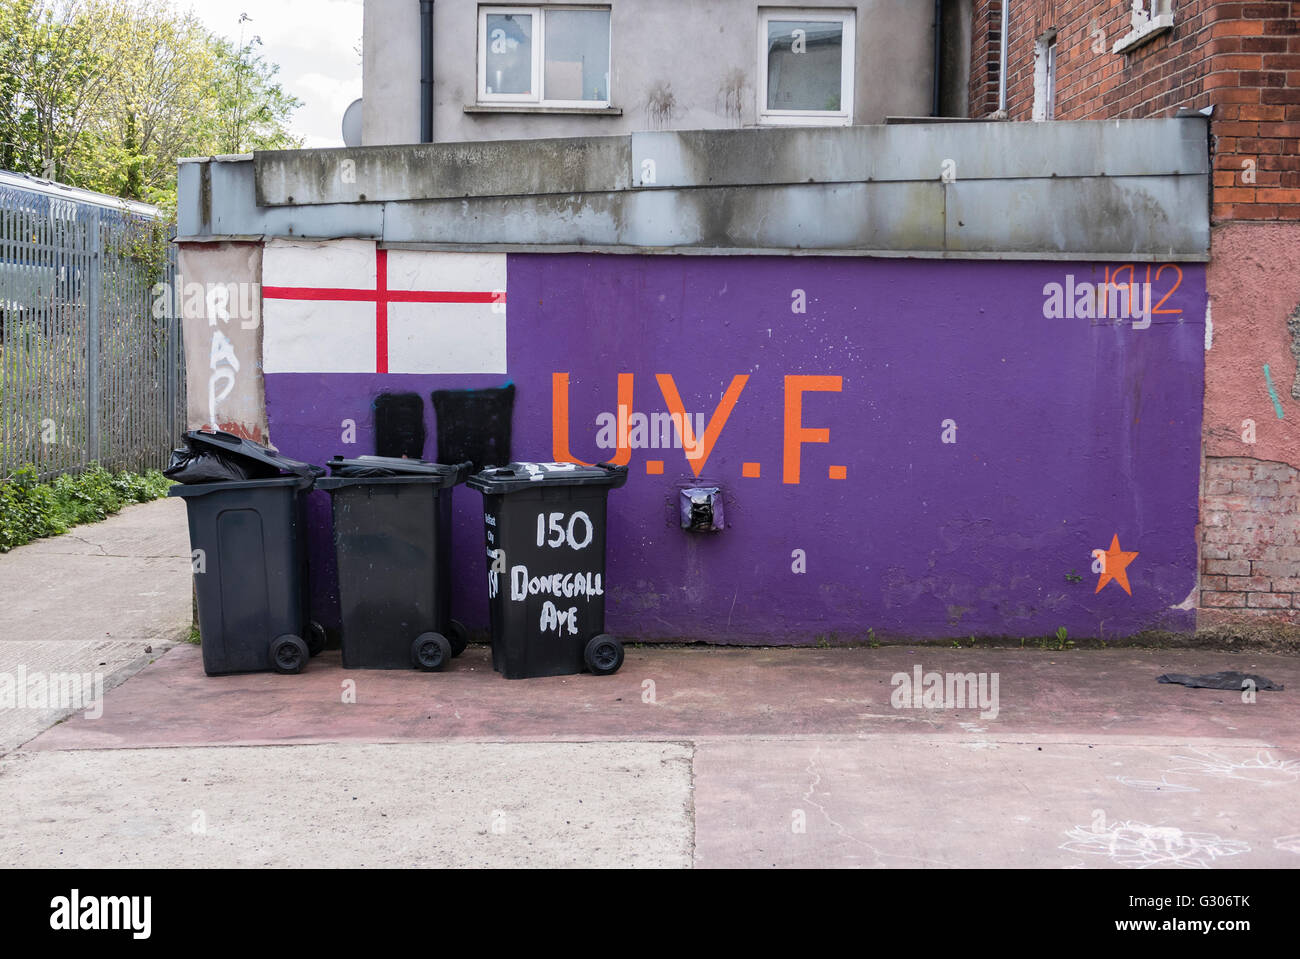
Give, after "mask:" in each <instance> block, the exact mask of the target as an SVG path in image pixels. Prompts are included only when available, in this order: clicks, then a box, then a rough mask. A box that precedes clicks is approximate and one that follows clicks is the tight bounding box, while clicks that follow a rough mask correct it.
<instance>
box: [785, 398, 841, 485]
mask: <svg viewBox="0 0 1300 959" xmlns="http://www.w3.org/2000/svg"><path fill="white" fill-rule="evenodd" d="M843 387H844V377H842V376H787V377H786V378H785V469H784V471H783V474H784V475H783V477H782V480H783V482H786V483H798V482H799V454H800V450H801V448H802V447H803V444H804V443H829V442H830V441H831V431H830V429H828V428H817V429H809V428H807V427H805V426H804V425H803V395H804V394H805V393H838V392H840V391H841V390H842V389H843Z"/></svg>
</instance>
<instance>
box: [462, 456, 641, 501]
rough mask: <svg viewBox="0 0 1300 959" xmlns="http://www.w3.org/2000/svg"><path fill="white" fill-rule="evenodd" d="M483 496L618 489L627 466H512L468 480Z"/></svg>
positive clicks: (494, 468) (551, 464) (480, 474)
mask: <svg viewBox="0 0 1300 959" xmlns="http://www.w3.org/2000/svg"><path fill="white" fill-rule="evenodd" d="M465 482H466V484H467V485H468V486H470V487H471V488H473V489H476V490H478V491H479V492H482V493H492V494H497V493H517V492H519V491H520V490H525V489H531V488H532V487H535V486H539V485H541V484H547V485H550V486H606V487H609V488H610V489H617V488H618V487H620V486H622V485H623V484H624V483H626V482H627V467H626V466H614V465H613V464H612V463H597V464H596V465H595V466H579V465H578V464H577V463H511V464H510V465H508V466H494V467H489V468H488V469H485V470H483V471H482V472H479V473H475V474H474V475H473V476H471V477H470V478H469V479H468V480H466V481H465Z"/></svg>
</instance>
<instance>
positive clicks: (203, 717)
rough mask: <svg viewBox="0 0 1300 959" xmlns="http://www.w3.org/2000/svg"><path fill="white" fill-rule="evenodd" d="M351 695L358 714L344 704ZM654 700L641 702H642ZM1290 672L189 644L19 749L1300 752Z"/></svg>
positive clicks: (850, 657)
mask: <svg viewBox="0 0 1300 959" xmlns="http://www.w3.org/2000/svg"><path fill="white" fill-rule="evenodd" d="M918 663H919V664H921V665H922V666H923V667H924V668H925V669H926V670H927V671H928V670H938V671H941V672H942V671H954V672H976V673H978V672H990V673H991V672H997V673H998V674H999V713H998V715H997V718H996V719H981V718H980V716H979V711H978V710H974V709H951V710H945V709H938V710H924V709H916V710H914V709H902V710H899V709H894V708H893V707H892V706H891V704H890V694H891V692H892V691H893V687H892V686H891V676H892V675H893V674H894V673H896V672H906V673H909V674H910V673H911V671H912V668H913V666H914V665H915V664H918ZM1226 669H1231V670H1238V671H1241V672H1254V673H1260V674H1263V675H1264V676H1267V677H1269V678H1270V679H1272V680H1274V681H1275V682H1278V683H1284V684H1285V685H1286V687H1287V689H1286V690H1285V691H1284V692H1280V693H1276V692H1275V693H1269V692H1261V693H1259V694H1258V701H1257V702H1256V703H1254V704H1249V705H1248V704H1243V703H1242V702H1241V695H1240V694H1239V693H1233V692H1224V691H1218V690H1209V689H1187V688H1185V687H1182V686H1172V685H1161V684H1158V683H1156V681H1155V680H1156V677H1157V676H1158V675H1160V674H1161V673H1164V672H1171V671H1172V672H1181V673H1207V672H1215V671H1218V670H1226ZM349 681H351V682H354V683H355V693H356V696H355V699H356V701H355V703H354V704H348V703H344V702H343V694H344V686H345V683H348V682H349ZM651 690H653V699H654V702H653V703H648V702H644V701H643V696H644V697H645V698H647V699H648V698H651V696H650V692H651ZM1297 690H1300V660H1297V659H1295V658H1291V657H1286V656H1279V655H1262V654H1259V655H1256V654H1250V653H1224V652H1199V651H1159V650H1154V651H1153V650H1104V651H1092V650H1072V651H1067V652H1051V651H1041V650H1024V651H1022V650H994V649H989V650H981V649H951V648H948V649H943V648H913V649H907V648H904V647H884V648H878V649H803V650H791V649H785V650H775V649H719V648H710V649H705V648H686V649H671V648H642V649H636V648H629V649H628V650H627V660H626V662H625V664H624V666H623V668H622V670H621V671H620V672H619V673H617V674H616V675H614V676H612V677H604V678H597V677H593V676H589V675H581V676H567V677H553V678H547V679H533V680H513V681H509V680H504V679H501V678H499V677H498V676H497V675H496V674H495V673H493V672H492V668H491V661H490V658H489V655H488V651H487V649H486V647H481V646H472V647H470V649H469V650H467V651H466V653H465V654H464V656H462V657H461V658H460V659H458V660H455V661H454V663H453V664H452V666H451V668H450V669H449V670H448V671H447V672H444V673H435V674H427V673H417V672H414V671H411V672H406V671H394V672H388V671H370V670H344V669H342V668H341V666H340V664H339V654H338V653H337V652H327V653H325V654H323V655H322V656H321V657H320V658H318V659H315V660H313V661H312V664H311V666H310V668H309V669H308V670H307V671H306V672H304V673H303V674H301V675H298V676H278V675H272V674H258V675H248V676H227V677H207V676H205V675H204V674H203V670H202V665H201V661H200V656H199V651H198V649H197V648H194V647H188V646H182V647H178V648H174V649H172V650H171V651H170V652H168V653H167V654H166V655H165V656H163V657H162V658H160V659H159V660H158V662H156V663H155V664H153V665H152V666H150V667H148V668H147V669H145V670H144V671H143V672H142V673H140V674H139V675H137V676H136V677H135V678H134V679H132V680H131V681H130V682H128V683H126V684H125V685H124V686H121V687H119V688H117V689H115V690H112V691H111V692H109V693H108V696H107V699H106V701H105V708H104V715H103V716H102V718H99V719H95V720H90V719H86V718H85V717H84V716H81V715H80V714H78V715H77V716H75V717H74V718H72V719H70V720H68V721H67V722H65V723H63V724H62V725H59V726H56V727H54V728H53V729H50V730H49V731H48V732H46V733H45V734H43V735H42V736H40V737H38V738H37V739H36V740H34V741H33V742H32V743H30V744H29V745H28V746H27V747H26V748H27V749H34V750H50V749H99V748H130V747H149V746H191V745H215V744H222V745H230V744H260V743H313V742H348V741H352V742H390V741H439V740H453V739H479V740H505V741H529V740H663V739H674V738H680V739H698V738H711V737H736V736H739V737H799V736H821V737H826V736H858V735H869V734H895V733H897V734H909V733H910V734H924V735H927V736H932V735H934V734H936V733H938V734H944V733H952V734H957V735H965V736H969V735H970V734H971V732H972V730H983V731H984V733H983V735H985V736H987V737H990V738H999V739H1001V738H1005V737H1006V736H1021V735H1034V734H1044V735H1056V736H1060V735H1067V736H1078V737H1079V738H1080V739H1081V740H1082V739H1086V738H1092V739H1095V738H1096V737H1138V738H1141V739H1143V740H1144V741H1146V742H1151V741H1153V739H1155V740H1158V739H1161V738H1163V737H1168V738H1169V739H1170V740H1171V741H1172V740H1178V741H1186V740H1188V739H1191V738H1204V739H1216V740H1242V741H1249V742H1256V743H1261V744H1268V745H1285V744H1300V696H1297V694H1296V691H1297Z"/></svg>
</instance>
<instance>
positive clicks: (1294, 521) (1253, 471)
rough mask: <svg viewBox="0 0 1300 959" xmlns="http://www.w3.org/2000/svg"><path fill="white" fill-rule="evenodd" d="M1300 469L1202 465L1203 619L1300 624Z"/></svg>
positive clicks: (1233, 462)
mask: <svg viewBox="0 0 1300 959" xmlns="http://www.w3.org/2000/svg"><path fill="white" fill-rule="evenodd" d="M1298 506H1300V470H1296V469H1293V468H1292V467H1290V466H1287V465H1286V464H1284V463H1267V462H1261V461H1259V460H1254V459H1249V458H1246V457H1229V458H1217V457H1210V458H1207V459H1206V461H1205V486H1204V494H1203V496H1202V499H1201V528H1202V537H1201V564H1202V566H1201V570H1202V572H1201V602H1200V605H1201V621H1202V624H1203V625H1217V624H1219V623H1225V622H1233V623H1240V622H1243V621H1249V620H1258V621H1268V622H1283V623H1300V510H1298V509H1297V507H1298Z"/></svg>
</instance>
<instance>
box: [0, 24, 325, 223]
mask: <svg viewBox="0 0 1300 959" xmlns="http://www.w3.org/2000/svg"><path fill="white" fill-rule="evenodd" d="M259 45H260V40H258V39H257V38H256V37H254V38H253V39H252V40H251V41H249V42H248V43H242V42H241V43H238V44H236V43H232V42H231V41H229V40H226V39H225V38H223V37H220V36H217V35H215V34H213V33H211V32H209V31H208V30H207V29H205V28H204V27H203V25H202V24H201V23H200V22H199V21H198V19H197V18H196V17H194V15H193V14H192V13H188V12H187V13H179V12H177V10H176V8H175V6H174V5H173V2H172V0H0V95H2V97H3V99H2V100H0V167H2V168H5V169H10V170H14V171H16V172H20V173H34V174H38V175H53V176H55V177H57V178H58V179H61V180H63V181H64V182H68V183H72V184H75V185H77V186H84V187H87V188H89V189H93V190H99V191H101V192H104V193H110V194H113V195H116V196H122V197H127V198H131V199H139V200H145V201H148V202H151V203H157V204H159V205H160V206H163V207H164V208H168V209H174V207H175V191H176V161H177V160H178V159H179V158H180V157H182V156H194V155H208V154H216V153H243V152H247V151H249V150H257V149H280V148H288V147H296V146H299V145H301V141H299V140H297V139H295V138H294V137H293V136H292V135H291V134H290V133H289V123H290V121H291V119H292V116H293V112H294V111H295V110H296V109H297V108H298V107H299V106H300V105H301V103H300V102H299V101H298V100H297V99H296V98H294V97H292V96H290V95H289V94H287V93H286V92H285V91H284V89H283V88H282V86H281V85H280V83H279V82H278V80H277V78H276V77H277V72H278V67H277V66H275V65H274V64H270V63H268V62H266V60H265V59H264V58H263V57H262V56H261V55H260V54H258V53H257V50H256V48H257V47H258V46H259Z"/></svg>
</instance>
